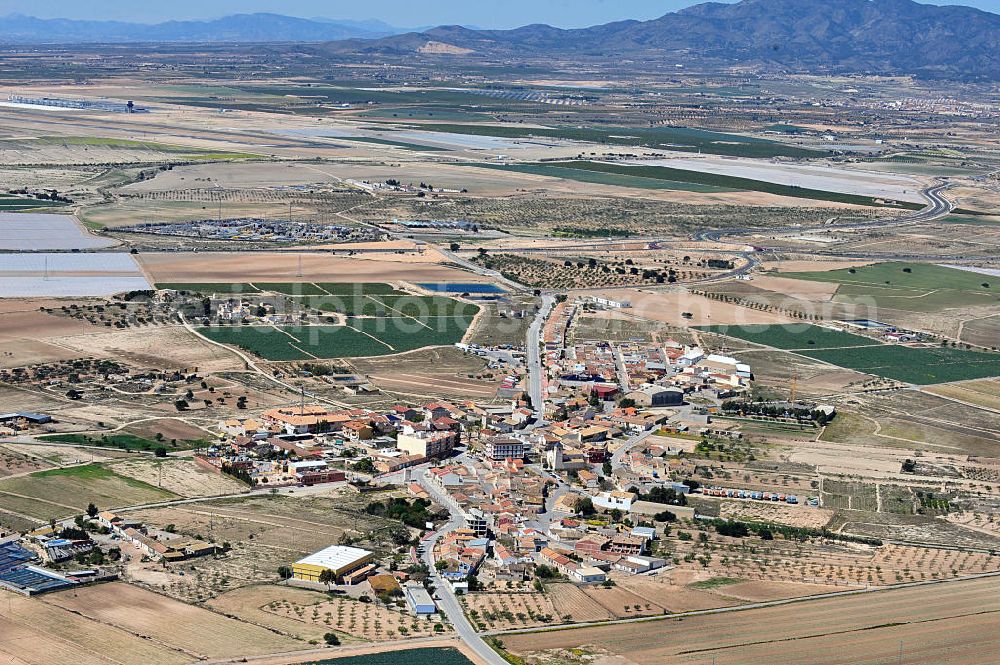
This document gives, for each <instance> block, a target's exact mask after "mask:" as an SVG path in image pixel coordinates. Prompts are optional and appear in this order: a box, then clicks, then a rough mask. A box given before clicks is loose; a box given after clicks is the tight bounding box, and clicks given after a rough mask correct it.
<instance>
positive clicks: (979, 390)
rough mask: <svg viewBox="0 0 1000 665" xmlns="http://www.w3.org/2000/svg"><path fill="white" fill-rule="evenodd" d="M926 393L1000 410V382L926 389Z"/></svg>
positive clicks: (972, 383) (961, 384)
mask: <svg viewBox="0 0 1000 665" xmlns="http://www.w3.org/2000/svg"><path fill="white" fill-rule="evenodd" d="M925 392H929V393H931V394H932V395H937V396H938V397H945V398H951V399H956V400H960V401H962V402H966V403H969V404H975V405H977V406H983V407H986V408H987V409H998V410H1000V381H998V380H996V379H983V380H981V381H966V382H964V383H953V384H947V385H941V386H932V387H930V388H926V389H925Z"/></svg>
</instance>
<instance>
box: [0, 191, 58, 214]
mask: <svg viewBox="0 0 1000 665" xmlns="http://www.w3.org/2000/svg"><path fill="white" fill-rule="evenodd" d="M63 205H66V204H65V203H63V202H62V201H45V200H42V199H32V198H27V197H24V196H7V195H4V196H0V212H17V211H18V210H31V209H33V208H51V207H54V206H63Z"/></svg>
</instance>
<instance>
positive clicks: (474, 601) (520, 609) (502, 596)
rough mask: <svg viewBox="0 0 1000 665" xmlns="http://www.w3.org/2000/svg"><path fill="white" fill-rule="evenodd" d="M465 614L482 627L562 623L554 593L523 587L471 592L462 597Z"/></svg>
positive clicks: (486, 628) (522, 626) (506, 627)
mask: <svg viewBox="0 0 1000 665" xmlns="http://www.w3.org/2000/svg"><path fill="white" fill-rule="evenodd" d="M462 605H463V606H464V607H465V613H466V615H467V616H468V617H469V619H470V620H471V621H472V623H473V625H475V626H476V627H478V628H479V629H480V630H506V629H509V628H529V627H534V626H544V625H547V624H551V623H553V622H556V623H558V622H559V621H560V618H559V617H558V616H557V615H556V609H555V606H554V605H553V604H552V593H551V592H549V593H540V592H537V591H531V590H526V589H523V588H519V589H517V590H506V591H505V590H503V589H502V587H501V588H500V589H497V590H493V591H483V592H476V593H470V594H466V595H464V596H462Z"/></svg>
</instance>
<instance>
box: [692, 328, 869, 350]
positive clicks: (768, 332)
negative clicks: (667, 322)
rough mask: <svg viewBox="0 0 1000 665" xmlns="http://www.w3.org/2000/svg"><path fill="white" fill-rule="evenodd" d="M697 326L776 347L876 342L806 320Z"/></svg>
mask: <svg viewBox="0 0 1000 665" xmlns="http://www.w3.org/2000/svg"><path fill="white" fill-rule="evenodd" d="M696 329H697V330H702V331H704V332H711V333H716V334H719V335H726V336H728V337H735V338H736V339H742V340H744V341H747V342H753V343H754V344H763V345H765V346H773V347H774V348H776V349H785V350H791V349H806V350H814V349H839V348H845V347H855V346H876V345H878V344H879V343H878V342H877V341H875V340H872V339H868V338H867V337H861V336H860V335H852V334H850V333H845V332H840V331H839V330H831V329H829V328H821V327H819V326H814V325H810V324H807V323H799V324H788V325H766V324H758V325H745V326H699V327H697V328H696Z"/></svg>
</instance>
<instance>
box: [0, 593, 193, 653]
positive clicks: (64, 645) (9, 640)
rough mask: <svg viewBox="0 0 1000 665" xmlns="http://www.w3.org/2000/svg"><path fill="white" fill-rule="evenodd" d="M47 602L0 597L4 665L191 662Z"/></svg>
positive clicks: (160, 645)
mask: <svg viewBox="0 0 1000 665" xmlns="http://www.w3.org/2000/svg"><path fill="white" fill-rule="evenodd" d="M69 593H72V592H69ZM48 600H49V599H40V598H25V597H23V596H19V595H16V594H13V593H9V592H3V610H2V611H0V657H2V658H3V660H4V662H5V663H10V664H11V665H50V664H51V663H56V662H62V663H74V664H76V665H107V664H108V663H109V662H113V663H121V664H122V665H145V664H146V663H163V665H184V664H185V663H190V662H191V660H192V655H191V654H190V653H188V652H187V651H186V650H184V649H182V648H178V647H176V646H174V645H171V644H166V643H163V642H160V641H154V640H151V639H148V638H146V637H144V636H143V635H140V634H138V633H136V632H134V631H131V630H128V629H124V628H120V627H117V626H114V625H111V624H109V623H105V622H102V621H98V620H94V619H92V618H90V617H87V616H83V615H82V614H79V613H76V612H71V611H67V610H66V609H63V608H61V607H58V606H57V605H55V604H52V603H50V602H48Z"/></svg>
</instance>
